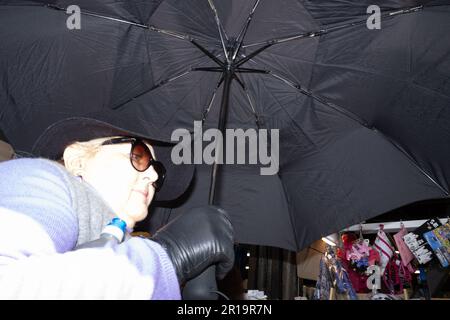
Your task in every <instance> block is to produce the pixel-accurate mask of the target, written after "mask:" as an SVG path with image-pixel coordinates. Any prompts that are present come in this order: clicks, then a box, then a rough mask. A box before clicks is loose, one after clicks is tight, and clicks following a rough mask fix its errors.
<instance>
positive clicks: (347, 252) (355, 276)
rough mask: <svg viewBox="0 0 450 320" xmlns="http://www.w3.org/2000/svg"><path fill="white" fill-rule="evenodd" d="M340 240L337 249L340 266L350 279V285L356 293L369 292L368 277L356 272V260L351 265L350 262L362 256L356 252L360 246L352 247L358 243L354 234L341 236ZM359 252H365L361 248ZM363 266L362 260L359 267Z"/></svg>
mask: <svg viewBox="0 0 450 320" xmlns="http://www.w3.org/2000/svg"><path fill="white" fill-rule="evenodd" d="M341 239H342V248H339V249H338V257H339V259H340V261H341V263H342V266H343V267H344V268H345V270H346V271H347V273H348V277H349V279H350V282H351V283H352V286H353V288H354V289H355V291H356V292H358V293H367V292H369V289H368V288H367V278H368V276H367V275H366V274H365V273H364V272H359V271H358V269H357V267H358V263H357V262H356V261H358V260H354V261H353V263H352V260H351V259H352V258H356V259H357V258H359V257H363V256H364V255H363V254H361V253H359V251H358V248H360V246H358V245H357V246H356V247H354V246H353V244H354V243H356V244H358V243H359V242H360V241H358V239H357V236H356V234H355V233H352V232H349V233H344V234H342V236H341ZM361 251H362V252H365V249H364V248H362V250H361ZM368 260H370V254H369V258H368ZM363 265H364V259H363V260H362V262H360V264H359V266H361V267H362V266H363Z"/></svg>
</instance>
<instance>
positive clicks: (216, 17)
mask: <svg viewBox="0 0 450 320" xmlns="http://www.w3.org/2000/svg"><path fill="white" fill-rule="evenodd" d="M208 3H209V6H210V7H211V9H212V11H213V12H214V20H215V21H216V25H217V29H218V30H219V36H220V42H221V44H222V48H223V52H224V54H225V59H227V61H228V62H230V58H229V56H228V50H227V47H226V45H225V40H224V39H223V38H224V37H225V38H226V39H227V41H228V36H227V33H226V32H225V29H224V27H223V25H222V22H220V19H219V14H218V13H217V9H216V6H215V5H214V2H213V0H208Z"/></svg>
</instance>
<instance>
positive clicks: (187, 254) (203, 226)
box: [151, 206, 234, 284]
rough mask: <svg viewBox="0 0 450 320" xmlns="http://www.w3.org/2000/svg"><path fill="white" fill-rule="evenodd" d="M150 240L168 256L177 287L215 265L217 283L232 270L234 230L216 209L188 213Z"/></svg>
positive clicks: (202, 209)
mask: <svg viewBox="0 0 450 320" xmlns="http://www.w3.org/2000/svg"><path fill="white" fill-rule="evenodd" d="M151 239H152V240H153V241H156V242H157V243H159V244H160V245H161V246H162V247H163V248H164V249H165V250H166V252H167V253H168V255H169V257H170V259H171V260H172V263H173V265H174V267H175V270H176V273H177V276H178V281H179V283H180V284H184V283H185V282H186V281H188V280H190V279H192V278H194V277H196V276H198V275H199V274H200V273H202V272H203V271H204V270H205V269H206V268H207V267H209V266H211V265H216V277H217V278H219V279H222V278H223V277H225V275H226V274H227V273H228V271H230V270H231V268H232V267H233V263H234V247H233V244H234V239H233V227H232V225H231V222H230V219H229V217H228V214H227V213H226V212H225V211H224V210H223V209H220V208H218V207H214V206H207V207H199V208H193V209H190V210H189V211H187V212H184V213H182V214H181V215H180V216H178V217H177V218H175V219H174V220H172V221H171V222H169V223H168V224H167V225H165V226H164V227H162V228H161V229H159V230H158V231H157V232H156V233H155V235H154V236H153V237H152V238H151Z"/></svg>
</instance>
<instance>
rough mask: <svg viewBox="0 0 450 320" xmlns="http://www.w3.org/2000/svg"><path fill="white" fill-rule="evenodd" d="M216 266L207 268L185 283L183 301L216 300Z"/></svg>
mask: <svg viewBox="0 0 450 320" xmlns="http://www.w3.org/2000/svg"><path fill="white" fill-rule="evenodd" d="M216 292H217V282H216V266H215V265H213V266H210V267H208V268H207V269H206V270H205V271H203V273H201V274H200V275H198V276H197V277H196V278H194V279H191V280H189V281H187V282H186V285H185V286H184V288H183V293H182V295H183V300H217V299H218V295H217V293H216Z"/></svg>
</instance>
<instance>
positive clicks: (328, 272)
mask: <svg viewBox="0 0 450 320" xmlns="http://www.w3.org/2000/svg"><path fill="white" fill-rule="evenodd" d="M333 292H336V295H337V296H339V297H344V298H343V299H347V300H358V297H357V295H356V292H355V290H354V288H353V286H352V283H351V281H350V279H349V276H348V274H347V271H346V269H345V268H344V267H343V266H342V264H341V261H340V259H339V258H338V257H337V256H336V253H335V252H334V250H333V248H331V247H328V248H327V251H326V253H325V254H324V256H323V257H322V260H321V262H320V275H319V279H318V281H317V285H316V291H315V293H314V299H317V300H330V299H335V297H334V294H333Z"/></svg>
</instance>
